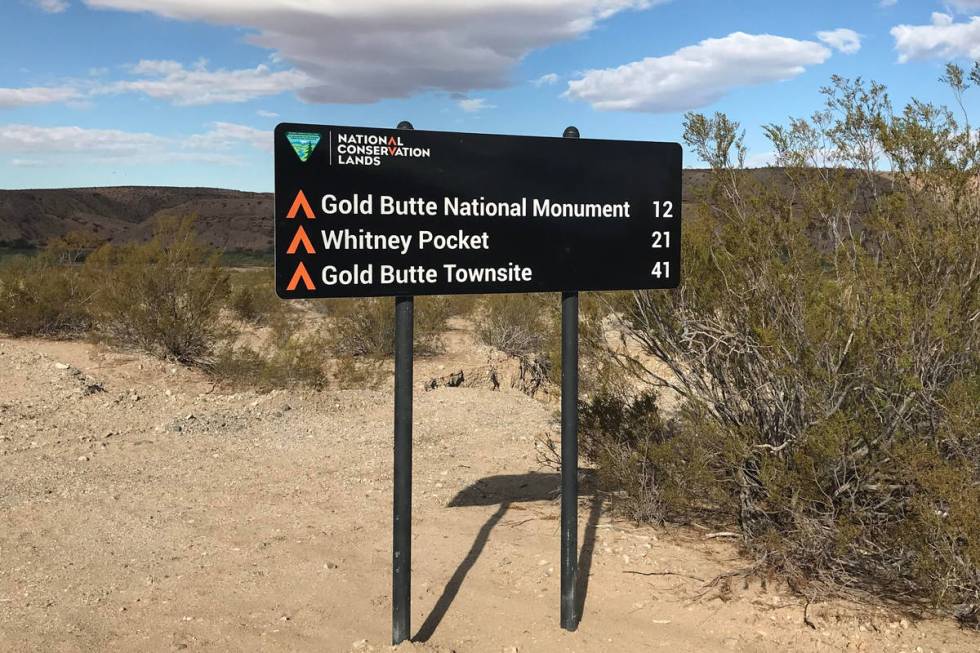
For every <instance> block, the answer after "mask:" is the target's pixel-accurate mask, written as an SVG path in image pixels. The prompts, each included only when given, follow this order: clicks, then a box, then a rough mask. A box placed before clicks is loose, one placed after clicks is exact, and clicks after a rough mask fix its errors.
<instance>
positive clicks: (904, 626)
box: [898, 619, 909, 629]
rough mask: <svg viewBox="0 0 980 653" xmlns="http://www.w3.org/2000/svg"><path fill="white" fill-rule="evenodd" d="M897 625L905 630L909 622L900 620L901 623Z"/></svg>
mask: <svg viewBox="0 0 980 653" xmlns="http://www.w3.org/2000/svg"><path fill="white" fill-rule="evenodd" d="M898 625H899V626H901V627H902V628H905V629H907V628H908V627H909V620H908V619H902V620H901V621H899V622H898Z"/></svg>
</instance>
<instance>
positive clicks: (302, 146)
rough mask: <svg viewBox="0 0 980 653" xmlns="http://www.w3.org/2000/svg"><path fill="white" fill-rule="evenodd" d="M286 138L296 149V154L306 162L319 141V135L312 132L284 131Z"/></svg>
mask: <svg viewBox="0 0 980 653" xmlns="http://www.w3.org/2000/svg"><path fill="white" fill-rule="evenodd" d="M286 140H287V141H289V144H290V145H292V146H293V149H294V150H296V156H298V157H299V160H300V161H302V162H303V163H306V162H307V161H308V160H309V158H310V157H311V156H312V155H313V150H315V149H316V146H317V144H318V143H319V142H320V135H319V134H316V133H312V132H286Z"/></svg>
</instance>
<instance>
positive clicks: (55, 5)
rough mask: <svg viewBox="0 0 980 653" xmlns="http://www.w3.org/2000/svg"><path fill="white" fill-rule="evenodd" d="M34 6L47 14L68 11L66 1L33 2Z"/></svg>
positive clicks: (42, 0)
mask: <svg viewBox="0 0 980 653" xmlns="http://www.w3.org/2000/svg"><path fill="white" fill-rule="evenodd" d="M34 4H35V5H37V6H38V7H39V8H41V9H42V10H44V11H46V12H48V13H49V14H60V13H61V12H63V11H64V10H65V9H68V0H34Z"/></svg>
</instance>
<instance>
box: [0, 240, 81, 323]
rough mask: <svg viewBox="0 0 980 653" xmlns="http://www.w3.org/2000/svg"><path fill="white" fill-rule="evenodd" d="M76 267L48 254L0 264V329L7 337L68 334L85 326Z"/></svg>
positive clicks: (19, 257)
mask: <svg viewBox="0 0 980 653" xmlns="http://www.w3.org/2000/svg"><path fill="white" fill-rule="evenodd" d="M86 298H87V294H86V290H85V288H84V287H83V284H82V283H81V280H80V278H79V273H78V269H77V268H74V267H70V266H66V265H63V264H61V263H59V262H58V261H57V260H55V259H54V258H53V257H51V256H47V255H39V256H31V257H26V256H17V257H12V258H10V259H7V260H4V261H3V262H2V263H0V331H3V332H5V333H7V334H9V335H11V336H70V335H77V334H79V333H82V332H84V331H85V330H86V329H87V328H88V326H89V316H88V313H87V311H86V307H85V302H86Z"/></svg>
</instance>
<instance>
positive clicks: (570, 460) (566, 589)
mask: <svg viewBox="0 0 980 653" xmlns="http://www.w3.org/2000/svg"><path fill="white" fill-rule="evenodd" d="M563 136H564V137H565V138H578V137H579V133H578V129H576V128H575V127H567V128H566V129H565V133H564V134H563ZM577 581H578V292H577V291H574V292H564V293H562V296H561V627H562V628H564V629H565V630H575V629H576V628H578V619H579V616H578V592H577V591H576V587H577V585H578V582H577Z"/></svg>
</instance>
